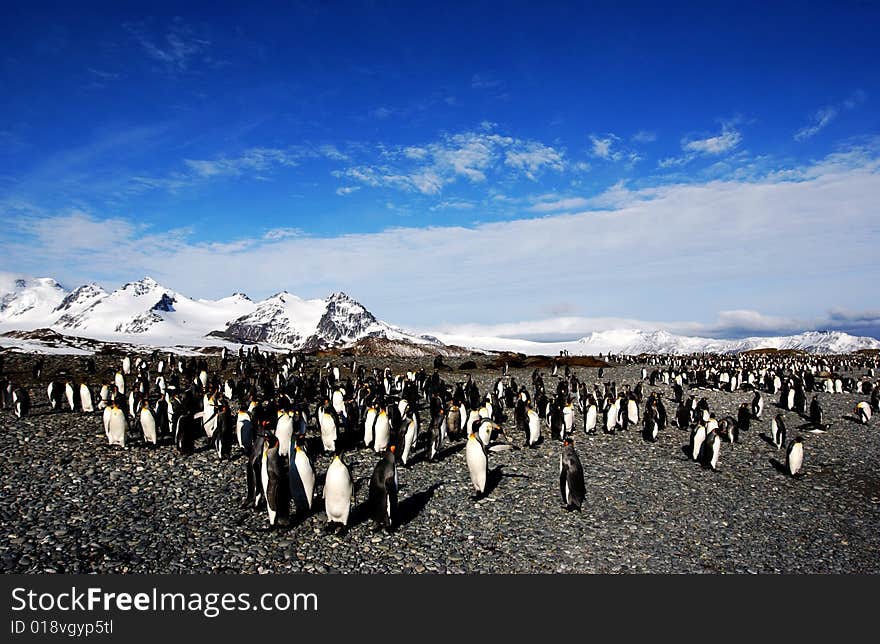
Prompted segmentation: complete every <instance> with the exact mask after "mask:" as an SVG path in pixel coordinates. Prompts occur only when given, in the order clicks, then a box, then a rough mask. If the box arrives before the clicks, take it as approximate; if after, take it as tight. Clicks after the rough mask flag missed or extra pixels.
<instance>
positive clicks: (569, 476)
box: [559, 436, 587, 512]
mask: <svg viewBox="0 0 880 644" xmlns="http://www.w3.org/2000/svg"><path fill="white" fill-rule="evenodd" d="M559 493H560V494H561V495H562V502H563V503H564V504H565V509H566V510H577V511H578V512H580V510H581V506H582V505H583V504H584V497H585V496H586V494H587V492H586V486H585V485H584V468H583V467H582V466H581V459H580V458H579V457H578V453H577V450H575V448H574V441H573V440H572V438H571V437H570V436H566V437H565V439H563V441H562V455H561V456H560V457H559Z"/></svg>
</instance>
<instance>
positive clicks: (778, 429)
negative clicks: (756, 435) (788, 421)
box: [770, 414, 785, 449]
mask: <svg viewBox="0 0 880 644" xmlns="http://www.w3.org/2000/svg"><path fill="white" fill-rule="evenodd" d="M770 439H771V440H772V441H773V445H775V446H776V449H780V448H781V447H782V446H783V445H785V421H784V420H783V418H782V414H776V418H774V419H773V420H771V421H770Z"/></svg>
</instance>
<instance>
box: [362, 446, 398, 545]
mask: <svg viewBox="0 0 880 644" xmlns="http://www.w3.org/2000/svg"><path fill="white" fill-rule="evenodd" d="M395 451H396V449H395V446H394V445H392V446H391V447H390V448H389V449H388V451H387V452H385V454H384V455H383V456H382V458H381V459H380V460H379V462H378V463H376V467H375V469H374V470H373V476H372V477H371V478H370V495H369V507H370V508H371V510H372V515H373V523H374V526H373V529H374V530H375V531H378V530H381V529H382V528H384V529H385V530H387V531H388V532H391V531H392V530H393V529H394V527H395V526H394V523H395V521H396V519H397V489H398V486H397V458H396V457H395V455H394V454H395Z"/></svg>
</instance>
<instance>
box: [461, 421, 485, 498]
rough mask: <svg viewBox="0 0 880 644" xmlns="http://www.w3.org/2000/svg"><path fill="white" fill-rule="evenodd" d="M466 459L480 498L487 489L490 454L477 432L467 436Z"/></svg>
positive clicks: (477, 496) (477, 495)
mask: <svg viewBox="0 0 880 644" xmlns="http://www.w3.org/2000/svg"><path fill="white" fill-rule="evenodd" d="M465 460H466V461H467V468H468V473H469V474H470V476H471V483H472V484H473V486H474V489H476V491H477V494H476V498H480V497H482V496H483V494H484V493H485V491H486V481H487V479H488V478H489V455H488V452H487V451H486V446H485V445H483V441H481V440H480V437H479V436H478V435H477V434H473V433H472V434H470V435H469V436H468V438H467V446H466V447H465Z"/></svg>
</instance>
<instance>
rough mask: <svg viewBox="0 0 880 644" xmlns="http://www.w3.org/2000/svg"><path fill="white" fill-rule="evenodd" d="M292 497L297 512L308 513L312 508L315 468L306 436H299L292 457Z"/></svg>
mask: <svg viewBox="0 0 880 644" xmlns="http://www.w3.org/2000/svg"><path fill="white" fill-rule="evenodd" d="M289 476H290V498H291V499H293V503H294V506H295V507H296V512H297V514H301V515H302V514H306V513H308V512H309V510H311V509H312V499H313V498H314V496H315V468H314V466H313V465H312V459H310V458H309V455H308V453H307V452H306V450H305V437H304V436H300V437H298V438H297V440H296V443H295V445H294V447H293V455H292V457H291V459H290V474H289Z"/></svg>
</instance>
